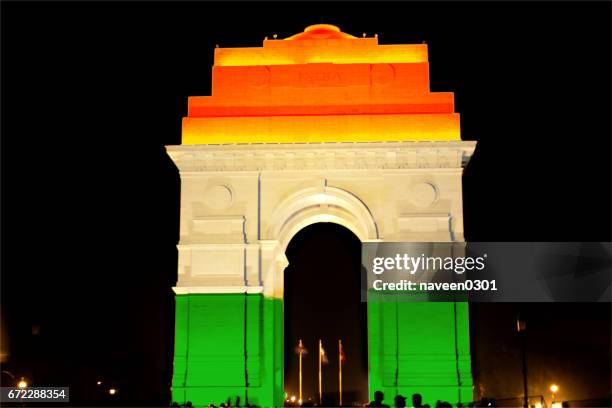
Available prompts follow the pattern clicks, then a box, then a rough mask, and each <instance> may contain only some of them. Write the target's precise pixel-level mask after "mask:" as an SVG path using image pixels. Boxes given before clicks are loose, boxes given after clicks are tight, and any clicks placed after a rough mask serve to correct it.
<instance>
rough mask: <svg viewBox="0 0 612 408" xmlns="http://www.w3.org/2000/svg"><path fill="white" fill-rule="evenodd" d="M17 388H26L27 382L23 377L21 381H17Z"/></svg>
mask: <svg viewBox="0 0 612 408" xmlns="http://www.w3.org/2000/svg"><path fill="white" fill-rule="evenodd" d="M17 388H21V389H24V388H28V382H27V381H26V380H24V379H23V377H21V380H19V382H18V383H17Z"/></svg>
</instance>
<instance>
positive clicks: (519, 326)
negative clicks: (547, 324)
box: [516, 315, 529, 408]
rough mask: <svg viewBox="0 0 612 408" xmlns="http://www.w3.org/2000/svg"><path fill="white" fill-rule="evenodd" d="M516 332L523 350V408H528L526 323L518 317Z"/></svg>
mask: <svg viewBox="0 0 612 408" xmlns="http://www.w3.org/2000/svg"><path fill="white" fill-rule="evenodd" d="M516 331H518V333H519V335H520V336H521V345H522V349H523V392H524V393H525V395H524V397H523V407H525V408H529V393H528V391H527V341H526V331H527V321H526V320H525V319H523V318H521V316H520V315H519V316H518V317H517V318H516Z"/></svg>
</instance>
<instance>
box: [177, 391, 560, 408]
mask: <svg viewBox="0 0 612 408" xmlns="http://www.w3.org/2000/svg"><path fill="white" fill-rule="evenodd" d="M406 400H407V398H406V397H405V396H403V395H401V394H398V395H396V396H395V397H394V398H393V407H396V408H404V407H411V408H431V405H429V404H423V396H422V395H421V394H418V393H414V394H412V399H411V402H412V404H411V405H406ZM308 402H309V403H304V404H301V405H296V404H290V405H289V406H320V407H323V406H325V407H330V405H327V404H323V405H317V404H314V403H311V401H310V400H309V401H308ZM366 406H367V407H381V408H391V406H390V405H388V404H385V394H384V393H383V392H382V391H376V392H374V400H372V401H370V403H369V404H367V405H366ZM497 406H498V405H497V401H496V400H495V399H492V398H482V400H480V401H479V402H470V403H468V404H466V405H464V404H462V403H461V402H457V403H456V404H455V405H453V404H451V403H450V402H448V401H441V400H438V401H436V404H435V405H434V408H453V407H456V408H463V407H467V408H485V407H486V408H496V407H497ZM562 406H563V408H569V404H568V403H567V402H563V405H562ZM171 407H184V408H193V404H192V403H191V402H190V401H187V402H186V403H185V404H182V405H179V404H178V403H176V402H173V403H172V405H171ZM206 407H207V408H241V405H240V397H239V396H236V399H235V400H234V403H233V405H232V400H231V398H228V399H227V401H225V402H221V403H220V404H219V405H215V404H208V405H206ZM244 407H245V408H258V406H256V405H249V403H248V402H246V403H245V405H244Z"/></svg>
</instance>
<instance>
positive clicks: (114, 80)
mask: <svg viewBox="0 0 612 408" xmlns="http://www.w3.org/2000/svg"><path fill="white" fill-rule="evenodd" d="M1 7H2V10H1V11H2V16H1V18H2V21H1V23H2V27H1V29H2V39H1V41H2V43H1V51H2V146H1V151H2V153H1V154H2V156H1V159H2V162H1V166H2V167H1V173H2V180H1V181H2V223H1V225H2V247H1V251H2V260H1V262H2V263H1V271H2V275H1V278H2V289H1V295H2V352H3V353H6V352H8V353H9V355H8V361H6V362H4V363H3V364H2V369H3V370H5V369H6V370H10V371H12V372H14V373H16V374H17V375H18V376H21V375H23V376H26V377H28V378H30V379H33V382H34V383H35V384H37V385H56V386H66V385H67V386H70V387H71V401H72V402H73V403H74V404H76V405H104V404H107V403H108V404H110V403H111V401H105V400H101V399H100V398H102V397H100V396H99V395H98V394H97V390H96V385H95V381H97V379H99V378H103V379H105V381H113V382H115V383H116V384H117V386H118V387H119V388H120V390H121V393H120V396H118V400H117V401H115V402H116V403H119V404H121V405H154V406H164V405H165V406H167V405H168V404H169V403H170V395H169V384H170V379H171V374H172V353H173V351H172V348H173V337H174V334H173V328H174V295H173V292H172V289H171V287H172V286H173V285H174V284H175V282H176V264H177V254H176V244H177V241H178V237H179V230H178V226H179V223H178V221H179V191H180V183H179V176H178V172H177V170H176V168H175V167H174V165H173V164H172V162H171V160H170V159H169V158H168V157H167V156H166V154H165V151H164V146H165V145H175V144H179V143H180V140H181V139H180V124H181V118H182V117H183V116H185V115H186V106H187V97H188V96H190V95H209V94H210V81H211V66H212V57H213V50H214V47H215V45H216V44H219V45H220V46H222V47H231V46H261V42H262V40H263V38H264V37H265V36H272V34H274V33H277V34H278V35H279V37H281V38H283V37H286V36H289V35H291V34H294V33H297V32H300V31H302V30H303V29H304V27H306V26H308V25H310V24H314V23H319V22H325V23H330V24H336V25H338V26H339V27H340V28H341V29H342V30H343V31H345V32H348V33H351V34H354V35H361V33H363V32H365V33H368V35H371V34H373V33H377V34H378V35H379V41H380V43H381V44H394V43H421V42H423V41H425V42H426V43H427V44H428V45H429V61H430V64H431V65H430V77H431V88H432V90H433V91H452V92H454V93H455V100H456V111H457V112H459V113H461V115H462V119H461V123H462V134H463V138H464V139H466V140H478V142H479V143H478V147H477V150H476V153H475V155H474V157H473V159H472V161H471V162H470V164H469V166H468V168H467V169H466V171H465V175H464V213H465V230H466V238H467V240H469V241H610V240H611V239H612V236H611V235H612V234H611V222H612V221H611V218H610V209H611V208H612V206H611V200H610V195H611V194H610V193H611V189H610V186H611V180H610V173H611V171H610V170H611V168H610V150H611V146H610V136H611V131H610V130H611V129H610V90H611V84H610V72H611V70H610V49H611V44H610V38H611V35H610V34H611V32H610V31H611V30H610V27H611V26H610V16H611V11H612V10H611V4H610V3H609V2H603V1H602V2H593V3H588V2H569V1H566V2H529V3H528V2H470V3H465V2H449V3H445V2H431V3H404V2H399V1H398V2H388V3H386V2H376V3H370V2H339V3H327V2H326V3H323V2H308V3H297V2H296V3H288V2H271V3H262V2H246V3H242V2H225V3H214V2H202V3H197V2H184V3H165V2H151V3H147V2H131V3H117V2H64V3H54V2H40V3H37V2H29V1H28V2H4V1H3V2H2V3H1ZM358 244H359V243H358V241H356V239H355V238H354V237H352V236H351V234H350V233H348V232H347V231H346V230H343V229H342V228H339V227H334V226H329V225H319V226H314V227H311V228H309V229H307V230H304V231H302V232H301V233H300V234H299V235H298V236H296V238H295V239H294V241H293V242H292V243H291V245H290V247H289V250H288V257H289V259H290V260H294V259H295V260H297V261H296V262H294V263H293V264H292V266H290V271H294V272H296V273H294V274H292V275H291V277H289V278H286V279H288V280H287V285H288V286H287V288H286V291H287V293H288V298H287V304H286V309H287V310H288V313H289V314H288V316H287V319H291V321H292V323H291V325H288V326H287V333H291V336H298V335H300V334H299V333H297V332H298V331H299V330H298V329H299V328H300V327H302V328H303V330H304V331H306V332H308V333H310V334H309V336H310V337H308V344H306V346H307V347H308V348H309V350H310V352H311V353H312V354H315V353H316V345H315V343H314V342H315V339H316V338H317V336H318V335H319V334H318V333H316V332H321V334H320V335H321V336H324V337H325V338H327V339H329V340H328V343H329V346H328V348H329V349H330V353H331V352H332V351H333V352H334V353H335V352H336V347H335V344H334V341H337V340H334V339H337V337H338V336H339V335H340V333H352V334H351V336H353V337H354V336H358V335H359V333H361V332H362V330H363V327H362V326H361V325H360V321H361V320H359V319H360V315H359V314H358V313H354V310H355V308H359V307H360V305H359V299H358V294H356V295H355V296H357V298H356V300H355V299H353V298H351V296H352V295H346V296H347V298H346V299H338V298H335V297H334V296H332V295H331V293H332V291H333V288H337V287H338V285H341V284H343V283H344V282H345V281H346V277H347V276H350V274H351V273H355V274H356V275H355V276H358V273H359V272H358V271H356V272H355V271H354V270H352V269H351V268H350V265H358V263H359V254H358V253H355V248H357V250H358V248H359V246H358ZM334 248H336V249H337V250H336V252H334V253H335V254H336V256H337V257H338V258H339V259H343V260H344V261H341V262H340V261H338V263H337V265H338V268H336V270H337V273H336V274H329V273H328V274H327V276H328V283H329V286H328V287H327V288H326V289H325V293H321V294H320V295H319V297H320V300H321V302H319V303H317V302H314V303H315V304H316V307H313V309H312V310H309V312H311V314H310V315H306V314H305V310H306V309H305V308H303V307H300V306H299V303H298V302H299V301H304V299H306V300H308V301H309V302H312V301H313V296H315V293H307V292H300V291H297V290H296V288H300V287H304V288H308V290H309V291H312V292H314V290H315V289H316V288H314V287H312V286H304V285H305V282H307V281H309V279H308V278H307V276H306V275H305V274H307V273H308V271H309V270H314V269H316V268H317V262H319V263H320V262H321V259H323V258H324V257H327V256H330V254H331V253H332V252H330V251H332V250H333V249H334ZM341 264H342V265H345V266H346V265H349V267H347V268H348V269H346V270H342V268H341V267H340V265H341ZM328 265H332V267H333V265H334V263H331V264H328ZM330 270H334V269H333V268H332V269H330ZM356 279H357V278H356ZM300 282H301V283H300ZM302 284H304V285H302ZM334 285H335V286H334ZM356 287H358V284H357V286H356ZM347 293H349V292H347ZM351 302H353V303H351ZM349 303H350V304H352V305H354V306H353V307H352V309H351V310H353V313H347V310H346V309H347V308H346V305H347V304H349ZM320 310H328V313H327V314H326V317H325V318H323V319H322V320H316V319H317V316H316V315H315V314H318V313H317V312H318V311H320ZM519 310H520V311H522V312H523V313H524V314H525V315H526V316H527V318H528V320H529V322H530V323H529V325H530V326H529V327H530V333H531V334H530V339H529V347H530V367H531V368H530V370H531V371H530V375H531V376H532V381H533V384H534V387H533V388H534V391H533V392H534V394H538V393H541V392H544V389H545V387H547V386H548V384H550V382H552V381H557V382H559V383H560V384H563V386H564V388H562V390H563V391H562V394H561V395H560V396H561V398H563V399H586V398H601V397H606V396H607V395H609V394H610V349H611V347H610V346H611V339H610V331H611V327H610V304H538V305H535V304H529V305H526V304H502V303H498V304H494V303H487V304H477V305H473V307H472V308H471V336H472V339H473V340H472V359H473V372H474V376H475V383H476V384H479V390H477V391H478V392H479V393H482V394H484V395H488V396H493V397H497V398H503V397H511V396H515V395H518V394H520V393H521V371H520V370H521V367H520V355H519V348H518V339H517V338H516V333H515V318H516V314H517V312H518V311H519ZM289 315H290V316H291V317H289ZM299 325H302V326H299ZM33 327H35V329H36V330H34V331H36V332H37V333H38V334H36V335H34V334H33ZM305 340H306V338H305ZM361 340H362V341H363V342H364V343H365V339H361ZM293 342H294V338H287V339H286V345H287V347H286V348H289V347H291V348H292V347H293V345H294V344H293ZM289 343H292V345H290V344H289ZM364 343H359V342H358V341H355V342H354V343H351V342H349V343H347V345H346V348H347V350H346V351H347V359H348V362H347V364H352V366H351V367H352V369H351V370H350V371H351V373H352V374H351V375H349V377H347V378H346V381H347V382H348V383H349V384H350V385H351V386H352V387H353V388H355V389H359V388H360V387H362V386H363V384H364V381H365V380H364V375H365V367H364V366H363V364H362V360H359V359H358V357H357V355H359V354H360V351H361V354H363V344H364ZM326 344H327V343H326ZM332 344H333V346H332ZM286 354H287V358H289V357H294V355H293V354H292V349H289V350H287V353H286ZM334 355H335V354H334ZM288 364H289V363H288ZM286 367H287V369H288V370H287V373H286V383H287V384H295V381H296V380H295V370H293V368H292V367H293V366H289V365H287V366H286ZM330 371H331V372H333V369H331V368H330ZM347 375H348V374H347ZM2 381H3V385H4V384H5V382H6V381H7V379H6V378H5V376H4V375H3V376H2ZM309 381H311V382H312V381H313V380H312V379H310V380H309ZM309 387H311V388H312V391H311V393H314V388H313V387H314V384H311V385H309ZM538 387H539V388H538ZM540 388H541V390H540V391H538V390H539V389H540ZM563 393H565V394H563Z"/></svg>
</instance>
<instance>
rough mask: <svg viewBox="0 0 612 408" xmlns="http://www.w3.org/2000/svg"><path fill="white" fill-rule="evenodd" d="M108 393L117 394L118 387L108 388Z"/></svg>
mask: <svg viewBox="0 0 612 408" xmlns="http://www.w3.org/2000/svg"><path fill="white" fill-rule="evenodd" d="M108 393H109V394H110V395H115V394H117V389H116V388H110V389H109V390H108Z"/></svg>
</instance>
